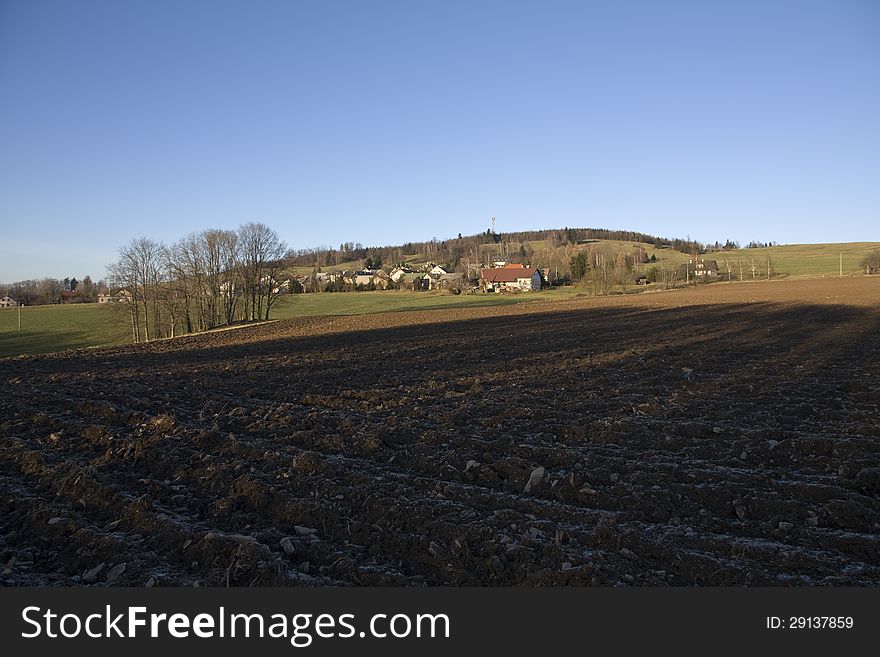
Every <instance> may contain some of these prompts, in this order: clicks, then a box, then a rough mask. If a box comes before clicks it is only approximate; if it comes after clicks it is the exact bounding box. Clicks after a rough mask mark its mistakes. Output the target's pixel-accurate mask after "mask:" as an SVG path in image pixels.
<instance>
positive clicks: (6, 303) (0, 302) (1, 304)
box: [0, 296, 18, 308]
mask: <svg viewBox="0 0 880 657" xmlns="http://www.w3.org/2000/svg"><path fill="white" fill-rule="evenodd" d="M17 305H18V301H16V300H15V299H13V298H12V297H9V296H6V297H0V308H14V307H15V306H17Z"/></svg>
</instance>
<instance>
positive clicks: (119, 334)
mask: <svg viewBox="0 0 880 657" xmlns="http://www.w3.org/2000/svg"><path fill="white" fill-rule="evenodd" d="M582 292H583V290H580V289H578V288H564V289H560V290H547V291H544V292H538V293H531V294H518V295H494V294H478V295H466V294H462V295H452V294H435V293H431V292H400V291H394V290H388V291H384V292H344V293H334V294H297V295H290V296H283V297H280V298H279V299H278V301H277V302H276V304H275V306H274V307H273V309H272V315H271V317H272V319H285V318H288V317H305V316H309V315H322V316H323V315H327V316H329V315H362V314H366V313H382V312H392V311H402V310H431V309H436V308H450V307H469V306H494V305H506V304H512V303H524V302H530V301H536V300H539V299H551V298H565V297H569V296H572V295H576V294H580V293H582ZM127 309H128V306H125V305H123V304H114V305H98V304H94V303H92V304H79V305H69V306H28V307H25V308H23V309H22V313H21V317H22V330H21V332H19V331H18V309H17V308H0V358H5V357H8V356H17V355H20V354H45V353H51V352H54V351H63V350H65V349H78V348H80V347H95V346H106V345H118V344H129V343H130V342H131V326H130V324H129V323H128V322H129V320H128V315H127V314H126V313H127Z"/></svg>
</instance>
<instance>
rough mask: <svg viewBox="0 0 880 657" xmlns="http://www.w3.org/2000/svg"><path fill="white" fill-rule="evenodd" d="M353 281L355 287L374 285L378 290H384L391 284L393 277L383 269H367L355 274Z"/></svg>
mask: <svg viewBox="0 0 880 657" xmlns="http://www.w3.org/2000/svg"><path fill="white" fill-rule="evenodd" d="M352 281H353V283H354V285H362V286H364V287H366V286H368V285H372V286H373V287H374V288H375V289H377V290H384V289H386V288H387V287H388V285H389V284H390V283H391V277H390V276H389V275H388V274H386V273H385V272H384V271H382V270H381V269H375V270H374V269H365V270H363V271H357V272H354V275H353V277H352Z"/></svg>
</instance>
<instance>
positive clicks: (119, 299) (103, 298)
mask: <svg viewBox="0 0 880 657" xmlns="http://www.w3.org/2000/svg"><path fill="white" fill-rule="evenodd" d="M129 301H131V293H130V292H129V291H128V290H118V291H116V292H114V293H112V294H99V295H98V303H128V302H129Z"/></svg>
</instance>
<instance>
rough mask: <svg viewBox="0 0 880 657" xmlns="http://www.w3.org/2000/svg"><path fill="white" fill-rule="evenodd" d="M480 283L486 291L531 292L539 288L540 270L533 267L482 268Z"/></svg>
mask: <svg viewBox="0 0 880 657" xmlns="http://www.w3.org/2000/svg"><path fill="white" fill-rule="evenodd" d="M480 285H481V286H482V288H483V289H484V290H485V291H487V292H505V291H506V292H515V291H518V292H531V291H536V290H540V289H541V272H539V271H538V270H537V269H535V268H534V267H523V266H519V267H511V266H510V265H506V266H504V267H501V268H497V269H483V270H482V271H481V272H480Z"/></svg>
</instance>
